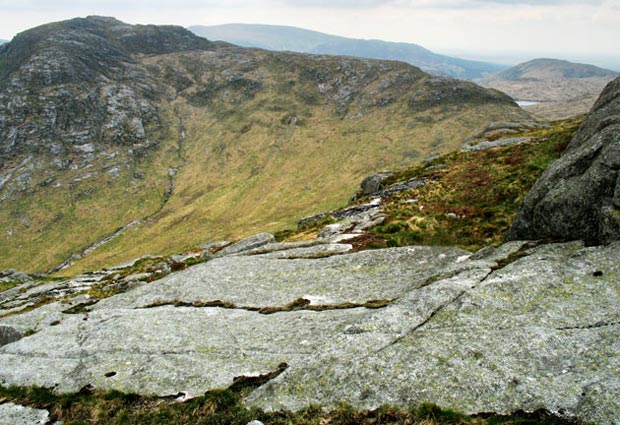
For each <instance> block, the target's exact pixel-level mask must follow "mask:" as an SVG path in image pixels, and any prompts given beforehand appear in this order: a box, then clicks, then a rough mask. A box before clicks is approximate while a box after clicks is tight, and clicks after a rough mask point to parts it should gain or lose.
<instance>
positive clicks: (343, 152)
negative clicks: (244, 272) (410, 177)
mask: <svg viewBox="0 0 620 425" xmlns="http://www.w3.org/2000/svg"><path fill="white" fill-rule="evenodd" d="M524 119H525V120H527V119H529V116H528V115H527V114H525V113H524V112H523V111H522V110H521V109H519V108H518V107H517V106H516V105H515V104H514V103H513V102H512V100H511V99H510V98H509V97H508V96H506V95H504V94H502V93H500V92H497V91H494V90H487V89H483V88H481V87H479V86H476V85H474V84H472V83H468V82H463V81H456V80H450V79H442V78H434V77H430V76H429V75H427V74H425V73H424V72H422V71H421V70H419V69H418V68H415V67H413V66H410V65H407V64H404V63H400V62H393V61H378V60H370V59H354V58H343V57H336V56H315V55H305V54H295V53H277V52H268V51H264V50H256V49H246V48H241V47H236V46H230V45H228V44H225V43H214V42H211V41H208V40H206V39H204V38H201V37H198V36H195V35H194V34H192V33H191V32H189V31H187V30H185V29H183V28H179V27H156V26H151V25H146V26H143V25H137V26H132V25H127V24H124V23H122V22H120V21H117V20H115V19H112V18H103V17H88V18H78V19H73V20H69V21H64V22H58V23H53V24H48V25H44V26H41V27H37V28H34V29H32V30H28V31H26V32H24V33H21V34H19V35H17V36H16V37H15V38H14V39H13V40H12V41H11V42H10V43H7V44H5V45H3V46H2V47H0V223H2V233H3V237H2V238H0V252H2V255H1V256H0V269H2V268H16V269H22V270H26V271H49V270H52V269H57V270H60V269H62V272H63V273H73V272H75V271H80V270H87V269H90V270H92V269H95V268H101V267H105V266H111V265H113V264H118V263H119V262H122V261H126V260H129V259H131V258H136V257H140V256H142V255H145V254H170V253H174V252H180V251H183V250H187V249H191V248H193V247H196V246H198V245H200V244H201V243H203V242H205V241H207V240H210V239H222V238H232V239H237V238H240V237H242V236H246V235H248V234H252V233H255V232H256V231H258V230H261V231H274V230H281V229H285V228H290V227H292V226H294V225H295V222H296V218H297V217H300V216H303V215H308V214H312V213H316V212H319V211H323V210H327V209H330V208H333V207H334V206H336V205H340V204H342V203H343V202H345V201H346V200H347V199H348V198H349V197H350V196H351V194H352V193H353V192H354V190H355V186H356V185H357V181H359V180H360V179H361V178H362V177H364V176H366V175H368V174H371V173H374V172H377V171H380V170H381V169H383V168H384V167H387V166H389V167H394V166H406V165H411V164H414V163H416V162H419V161H421V160H423V159H425V158H428V157H431V156H434V155H437V154H441V153H446V152H449V151H452V150H454V149H457V148H458V147H459V146H460V145H461V144H462V142H463V140H464V139H466V138H468V137H470V136H473V135H475V134H476V133H477V132H479V131H480V129H481V128H484V127H485V126H487V125H488V124H489V122H493V121H519V120H524ZM66 267H72V268H69V269H66Z"/></svg>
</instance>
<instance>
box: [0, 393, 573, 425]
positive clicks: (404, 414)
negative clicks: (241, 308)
mask: <svg viewBox="0 0 620 425" xmlns="http://www.w3.org/2000/svg"><path fill="white" fill-rule="evenodd" d="M243 389H245V387H243ZM241 393H243V391H241V392H238V391H232V390H213V391H208V392H207V393H205V394H204V395H203V396H201V397H197V398H194V399H192V400H189V401H186V402H183V403H181V402H178V401H176V400H175V397H174V396H173V397H153V396H140V395H137V394H126V393H123V392H120V391H115V390H112V391H93V390H92V389H90V388H88V387H85V388H84V389H83V390H81V391H79V392H77V393H70V394H61V395H57V394H54V393H53V392H51V391H50V390H48V389H45V388H40V387H8V388H3V387H0V400H1V401H2V402H8V401H10V402H13V403H17V404H22V405H26V406H30V407H35V408H40V409H47V410H48V411H49V412H50V415H51V417H52V419H53V420H55V421H63V422H64V423H65V424H67V425H77V424H110V425H115V424H140V425H146V424H188V425H189V424H206V425H216V424H217V425H221V424H228V425H237V424H238V425H246V424H247V423H249V422H250V421H252V420H259V421H261V422H263V423H264V424H266V425H285V424H286V425H302V424H304V425H328V424H334V425H336V424H337V425H360V424H361V425H379V424H410V425H415V424H419V425H440V424H464V425H467V424H472V425H487V424H488V425H491V424H548V425H569V424H583V422H580V421H576V420H571V419H566V418H560V417H557V416H554V415H551V414H549V413H548V412H545V411H538V412H535V413H523V412H519V413H515V414H513V415H508V416H499V415H493V414H485V415H479V416H468V415H465V414H463V413H460V412H457V411H454V410H451V409H445V408H441V407H439V406H437V405H434V404H428V403H424V404H421V405H419V406H415V407H412V408H409V409H405V408H399V407H395V406H387V405H386V406H381V407H379V408H378V409H374V410H360V409H355V408H353V407H351V406H349V405H347V404H342V405H340V406H338V407H336V408H333V409H331V410H327V409H322V408H321V407H320V406H309V407H306V408H304V409H302V410H300V411H297V412H290V411H283V410H281V411H273V412H265V411H263V410H261V409H257V408H253V407H247V406H245V405H244V404H243V397H242V394H241Z"/></svg>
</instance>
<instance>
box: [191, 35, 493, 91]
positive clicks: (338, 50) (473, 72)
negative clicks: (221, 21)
mask: <svg viewBox="0 0 620 425" xmlns="http://www.w3.org/2000/svg"><path fill="white" fill-rule="evenodd" d="M189 29H190V30H191V31H193V32H194V33H196V34H198V35H202V36H206V37H207V38H209V39H212V40H223V41H226V42H230V43H233V44H237V45H241V46H245V47H258V48H263V49H267V50H276V51H284V50H289V51H296V52H301V53H312V54H331V55H345V56H355V57H363V58H372V59H383V60H399V61H403V62H407V63H409V64H412V65H414V66H417V67H419V68H421V69H422V70H423V71H425V72H428V73H429V74H432V75H436V76H449V77H453V78H461V79H468V80H471V79H474V78H480V77H482V76H484V75H485V74H487V73H490V72H496V71H499V70H501V69H504V68H505V67H504V66H501V65H496V64H491V63H487V62H478V61H471V60H465V59H460V58H455V57H450V56H445V55H440V54H437V53H434V52H431V51H430V50H428V49H426V48H424V47H422V46H420V45H417V44H414V43H396V42H387V41H382V40H363V39H353V38H347V37H341V36H335V35H330V34H325V33H321V32H318V31H312V30H307V29H303V28H298V27H290V26H279V25H259V24H225V25H216V26H191V27H189Z"/></svg>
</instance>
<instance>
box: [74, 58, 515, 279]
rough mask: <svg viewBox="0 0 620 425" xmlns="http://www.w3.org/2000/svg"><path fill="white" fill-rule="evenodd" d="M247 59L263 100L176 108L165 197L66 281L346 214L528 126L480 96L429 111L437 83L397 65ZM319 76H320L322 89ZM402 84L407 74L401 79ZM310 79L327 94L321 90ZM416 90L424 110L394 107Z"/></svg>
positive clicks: (407, 102)
mask: <svg viewBox="0 0 620 425" xmlns="http://www.w3.org/2000/svg"><path fill="white" fill-rule="evenodd" d="M203 55H204V54H195V55H191V56H188V55H170V56H168V57H165V58H159V59H156V60H155V59H154V60H152V65H153V66H158V67H160V68H162V69H169V67H172V68H174V69H177V70H180V69H183V67H184V66H186V65H187V63H190V62H191V63H192V64H193V65H191V66H196V64H197V63H198V64H200V63H201V59H204V58H202V56H203ZM243 55H244V56H243V57H244V60H246V61H249V62H251V61H252V60H251V59H249V58H248V57H247V55H246V54H245V53H244V54H243ZM251 57H252V59H253V60H254V61H257V62H258V61H260V63H261V64H262V65H261V67H260V72H261V75H262V78H261V89H260V90H259V91H257V92H256V93H252V95H251V96H248V98H244V99H242V100H240V101H239V102H237V101H235V102H233V103H232V104H230V103H227V102H221V99H222V97H221V96H222V93H221V92H220V93H218V94H217V95H214V96H213V98H211V99H207V100H204V99H202V98H201V97H200V96H203V95H204V93H202V92H201V91H200V90H197V89H196V88H195V87H192V88H190V89H189V90H188V91H184V92H182V93H181V94H180V95H179V96H178V97H177V99H176V100H175V101H173V102H172V103H173V105H174V108H175V109H176V110H177V113H178V114H179V116H180V118H181V120H182V122H183V125H184V128H185V132H186V136H187V137H186V139H185V140H184V142H183V149H182V157H183V160H184V165H183V167H182V168H181V169H180V171H179V172H178V174H177V175H176V177H175V190H174V193H173V194H172V197H171V198H170V199H169V200H168V201H167V203H166V204H165V205H164V207H163V208H162V209H161V210H160V211H159V212H157V213H156V214H154V215H153V216H151V217H150V218H149V220H148V221H147V222H145V223H144V224H143V225H141V226H136V227H134V228H132V229H131V230H129V231H127V232H126V233H124V234H123V235H121V236H120V237H119V238H117V239H115V240H113V241H112V242H110V243H108V244H106V245H105V246H103V247H101V248H100V249H98V250H96V251H95V252H93V253H92V254H91V255H89V256H88V257H87V258H85V259H84V260H82V261H80V262H78V263H76V265H75V266H74V267H73V268H72V269H70V270H69V271H68V272H78V271H82V270H89V269H93V268H98V267H101V266H103V265H106V264H107V265H110V264H113V263H118V262H122V261H125V260H127V259H131V258H134V257H137V256H140V255H143V254H145V253H161V254H171V253H174V252H180V251H182V250H186V249H190V248H193V247H195V246H197V245H198V244H200V243H201V242H203V241H206V240H212V239H216V240H217V239H226V238H228V239H238V238H240V237H243V236H247V235H250V234H252V233H257V232H260V231H276V230H280V229H282V228H287V227H291V226H293V225H294V223H295V222H296V220H297V218H299V217H301V216H304V215H308V214H313V213H317V212H321V211H324V210H328V209H331V208H334V207H336V206H338V205H342V204H343V203H344V202H346V201H347V199H348V198H349V197H350V196H351V194H352V193H353V192H354V191H355V189H356V187H357V185H358V183H359V181H360V180H361V179H362V178H364V177H365V176H367V175H368V174H372V173H374V172H377V171H379V170H381V169H384V168H393V167H394V166H397V167H401V166H402V167H404V166H410V165H412V164H414V163H417V162H419V161H421V160H422V159H424V158H428V157H430V156H434V155H437V154H442V153H447V152H449V151H451V150H454V149H456V148H457V147H459V146H460V145H461V143H462V141H463V140H464V139H465V138H467V137H469V136H471V135H473V134H474V133H476V132H477V131H479V130H480V129H481V128H483V127H484V126H485V125H486V124H488V123H489V121H504V120H513V119H522V118H524V114H523V113H522V112H521V111H519V110H518V109H517V108H514V107H509V106H507V105H506V104H503V103H501V102H500V103H492V102H489V103H485V101H484V100H483V99H481V98H478V97H477V96H479V95H480V93H479V92H477V91H474V92H472V97H471V98H467V96H465V97H464V98H463V99H460V100H459V99H457V97H455V98H454V102H452V103H451V102H450V100H446V101H445V102H444V103H442V104H440V105H437V106H430V107H428V106H424V102H425V100H424V99H425V93H426V95H428V94H429V93H431V92H434V91H433V90H435V89H434V88H433V85H432V84H433V83H432V80H430V79H428V77H425V76H423V74H420V73H419V71H415V70H414V69H413V68H410V67H408V66H406V65H404V64H397V63H391V64H390V65H389V69H384V70H383V72H384V74H380V73H379V69H376V68H375V67H377V66H384V65H382V64H380V63H379V62H371V63H360V62H356V61H350V60H343V59H339V58H321V59H317V58H309V57H306V56H303V55H288V56H287V57H286V61H282V60H281V59H280V56H279V55H276V54H271V53H267V52H253V53H252V56H251ZM227 63H228V62H227ZM183 64H186V65H183ZM264 64H267V65H264ZM210 65H211V66H212V65H213V63H212V62H211V63H210ZM246 66H247V64H246ZM360 66H361V67H362V68H366V67H368V69H367V70H363V69H357V70H356V71H355V72H356V73H360V72H361V73H364V72H365V73H366V76H365V80H364V82H363V84H362V85H361V86H359V87H357V86H356V84H359V83H360V82H359V81H358V80H357V79H355V81H354V82H349V83H348V84H347V83H344V84H342V83H337V82H338V81H340V82H342V81H343V80H344V79H345V78H346V74H347V73H352V72H353V69H354V68H357V67H360ZM209 69H211V68H209ZM317 70H320V72H322V73H324V74H325V76H323V77H320V76H319V77H317V76H316V75H315V73H316V72H317ZM202 72H208V71H207V70H206V68H205V69H203V70H202ZM254 72H256V69H250V70H248V71H247V72H246V73H245V74H244V75H246V76H247V77H251V74H252V73H254ZM215 73H216V72H214V74H215ZM403 73H412V74H411V75H409V76H407V77H406V78H402V76H403V75H405V74H403ZM183 75H185V74H183V73H181V74H178V75H177V77H178V78H181V79H183ZM212 76H213V75H212ZM212 76H204V75H203V79H207V80H208V79H209V78H211V77H212ZM410 77H411V78H413V79H415V80H416V81H415V82H414V81H410ZM188 78H189V77H188ZM316 78H323V79H324V80H325V82H323V83H318V84H317V81H315V79H316ZM391 79H392V83H390V84H391V85H390V86H389V87H387V88H383V89H382V87H385V86H386V85H387V84H386V80H387V81H390V80H391ZM248 80H250V78H248ZM320 84H324V85H326V86H330V85H333V86H334V87H332V88H331V92H330V93H329V94H327V95H326V96H327V99H326V98H325V95H322V94H321V93H320V91H319V89H318V88H317V86H318V85H320ZM336 84H342V86H341V87H336V86H335V85H336ZM466 87H469V86H466ZM414 88H416V89H414ZM246 89H247V88H243V89H242V91H243V90H246ZM346 90H349V91H353V92H355V101H353V102H350V103H347V102H344V103H343V102H341V101H340V100H341V99H340V96H341V94H340V93H341V92H342V91H346ZM416 90H417V92H418V96H419V97H420V100H419V103H418V102H414V103H412V98H411V96H410V95H405V96H402V95H401V93H402V92H404V93H413V92H416ZM463 91H464V92H466V91H467V90H466V89H465V88H463ZM431 97H432V96H431ZM185 99H189V103H188V102H186V101H185ZM214 99H215V100H214ZM334 99H336V100H335V101H334ZM386 99H391V100H386ZM382 103H385V105H383V106H379V105H382ZM416 108H419V109H416Z"/></svg>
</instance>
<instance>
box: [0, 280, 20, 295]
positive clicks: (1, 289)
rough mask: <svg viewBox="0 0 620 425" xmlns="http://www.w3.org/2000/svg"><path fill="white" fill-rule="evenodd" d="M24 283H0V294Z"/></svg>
mask: <svg viewBox="0 0 620 425" xmlns="http://www.w3.org/2000/svg"><path fill="white" fill-rule="evenodd" d="M22 283H24V282H14V281H12V282H0V292H4V291H8V290H9V289H11V288H15V287H16V286H19V285H21V284H22Z"/></svg>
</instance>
